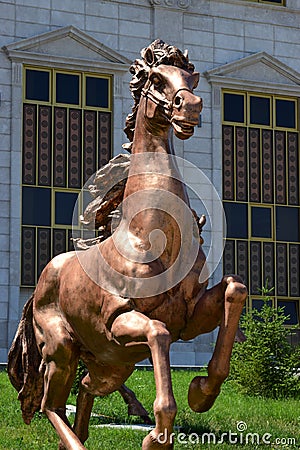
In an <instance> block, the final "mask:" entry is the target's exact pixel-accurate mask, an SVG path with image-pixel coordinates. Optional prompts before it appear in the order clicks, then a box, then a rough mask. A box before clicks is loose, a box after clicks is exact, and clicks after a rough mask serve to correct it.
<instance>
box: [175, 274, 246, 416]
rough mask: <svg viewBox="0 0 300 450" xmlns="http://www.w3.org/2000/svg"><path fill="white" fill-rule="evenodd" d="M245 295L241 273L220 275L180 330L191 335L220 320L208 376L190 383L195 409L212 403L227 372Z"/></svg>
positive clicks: (210, 327)
mask: <svg viewBox="0 0 300 450" xmlns="http://www.w3.org/2000/svg"><path fill="white" fill-rule="evenodd" d="M246 297H247V289H246V287H245V286H244V284H243V283H242V280H241V279H240V277H238V276H234V275H230V276H225V277H223V279H222V281H221V283H219V284H218V285H216V286H214V287H213V288H212V289H209V290H208V291H207V292H206V293H205V294H204V296H203V298H200V299H199V301H198V304H197V305H196V307H195V311H194V314H193V316H192V318H191V320H190V323H189V324H188V326H187V328H186V330H185V331H184V332H183V333H182V338H183V339H191V338H193V337H195V336H197V335H199V334H202V333H205V332H208V331H212V330H213V329H214V328H215V327H216V326H217V325H218V324H219V323H218V321H219V322H220V328H219V333H218V338H217V342H216V346H215V349H214V352H213V356H212V358H211V360H210V362H209V364H208V376H197V377H195V378H194V379H193V380H192V382H191V384H190V387H189V394H188V401H189V405H190V407H191V408H192V410H193V411H195V412H204V411H207V410H209V409H210V408H211V407H212V405H213V403H214V401H215V399H216V398H217V396H218V395H219V393H220V388H221V385H222V383H223V381H224V380H225V379H226V378H227V377H228V375H229V369H230V357H231V352H232V347H233V344H234V339H235V336H236V332H237V330H238V324H239V319H240V316H241V313H242V310H243V307H244V304H245V300H246ZM214 317H215V318H214ZM214 321H216V323H215V324H214Z"/></svg>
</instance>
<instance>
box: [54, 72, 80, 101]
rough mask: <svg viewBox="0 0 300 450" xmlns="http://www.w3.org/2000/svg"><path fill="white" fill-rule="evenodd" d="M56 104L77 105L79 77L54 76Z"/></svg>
mask: <svg viewBox="0 0 300 450" xmlns="http://www.w3.org/2000/svg"><path fill="white" fill-rule="evenodd" d="M56 102H57V103H68V104H72V105H79V75H71V74H67V73H57V74H56Z"/></svg>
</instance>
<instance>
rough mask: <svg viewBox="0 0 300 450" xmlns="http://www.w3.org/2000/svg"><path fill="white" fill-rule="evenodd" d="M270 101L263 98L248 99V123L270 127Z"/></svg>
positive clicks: (252, 97)
mask: <svg viewBox="0 0 300 450" xmlns="http://www.w3.org/2000/svg"><path fill="white" fill-rule="evenodd" d="M270 100H271V99H270V98H265V97H254V96H251V97H250V123H252V124H256V125H270V123H271V121H270V111H271V106H270V105H271V101H270Z"/></svg>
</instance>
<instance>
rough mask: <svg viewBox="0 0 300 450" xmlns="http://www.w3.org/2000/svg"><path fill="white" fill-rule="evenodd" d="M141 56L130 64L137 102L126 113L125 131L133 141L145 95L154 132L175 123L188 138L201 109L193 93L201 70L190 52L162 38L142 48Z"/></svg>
mask: <svg viewBox="0 0 300 450" xmlns="http://www.w3.org/2000/svg"><path fill="white" fill-rule="evenodd" d="M141 56H142V59H138V60H136V61H135V62H134V63H133V65H132V66H131V68H130V71H131V73H132V74H133V78H132V81H131V83H130V88H131V93H132V96H133V98H134V101H135V103H134V105H133V108H132V111H133V112H132V113H131V114H129V115H128V116H127V119H126V127H125V129H124V131H125V133H126V134H127V136H128V138H129V139H130V140H131V141H132V140H133V135H134V131H135V125H136V117H137V110H138V108H139V107H141V104H142V101H143V99H144V117H145V119H146V122H147V124H148V126H149V127H150V128H151V131H152V132H153V131H155V132H157V133H159V132H164V131H165V130H166V128H168V127H170V126H172V127H173V129H174V132H175V135H176V136H177V137H178V138H179V139H188V138H189V137H191V136H192V135H193V132H194V127H195V126H196V125H197V124H198V122H199V114H200V112H201V110H202V99H201V98H200V97H198V96H196V95H195V94H194V93H193V90H194V89H195V88H196V87H197V85H198V82H199V73H198V72H195V71H194V65H193V64H191V63H190V61H189V59H188V56H187V53H182V52H181V51H180V50H179V49H178V48H177V47H173V46H170V45H168V44H165V43H164V42H163V41H161V40H156V41H154V42H153V43H152V44H150V45H149V47H147V48H145V49H143V50H142V51H141Z"/></svg>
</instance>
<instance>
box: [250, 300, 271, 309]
mask: <svg viewBox="0 0 300 450" xmlns="http://www.w3.org/2000/svg"><path fill="white" fill-rule="evenodd" d="M265 304H266V305H267V306H272V300H267V301H264V300H261V299H259V298H255V299H253V300H252V308H253V309H256V310H257V311H261V310H262V307H263V306H264V305H265Z"/></svg>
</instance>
